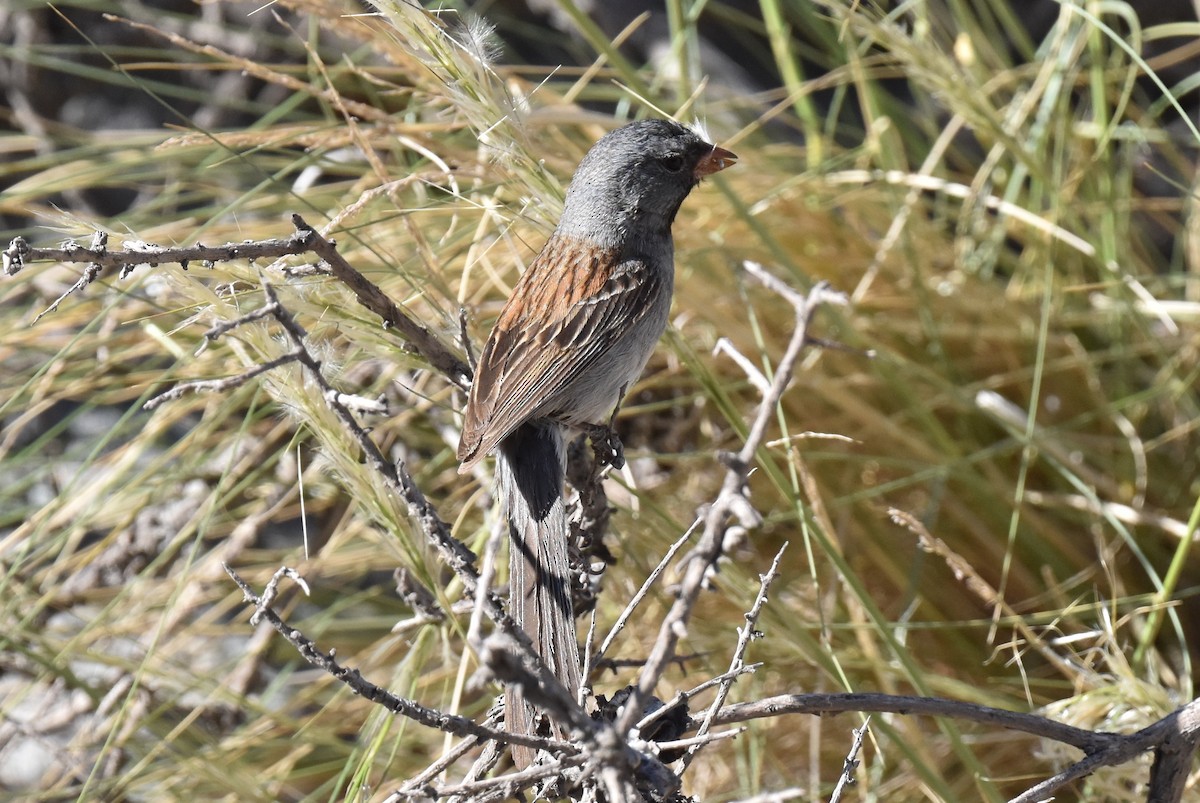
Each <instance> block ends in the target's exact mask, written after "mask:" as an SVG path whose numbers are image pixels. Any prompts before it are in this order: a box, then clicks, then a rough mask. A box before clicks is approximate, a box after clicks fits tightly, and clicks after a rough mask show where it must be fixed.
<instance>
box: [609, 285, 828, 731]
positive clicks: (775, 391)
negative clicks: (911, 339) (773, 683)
mask: <svg viewBox="0 0 1200 803" xmlns="http://www.w3.org/2000/svg"><path fill="white" fill-rule="evenodd" d="M746 269H747V270H748V271H750V272H751V273H752V274H754V275H755V276H757V277H758V278H759V279H760V281H763V282H764V284H768V285H769V286H771V287H772V289H775V290H777V291H779V292H781V294H782V295H784V297H785V298H787V299H788V300H789V301H791V302H792V303H793V305H794V306H795V309H796V327H795V331H794V332H793V333H792V338H791V341H790V342H789V343H788V346H787V349H786V351H785V352H784V355H783V357H782V359H780V361H779V365H778V366H777V367H776V371H775V379H774V381H773V382H772V384H771V388H770V392H768V393H767V394H766V395H765V396H764V397H763V400H762V402H761V403H760V404H759V407H758V412H757V414H756V416H755V419H754V422H753V424H752V426H751V427H750V432H749V434H748V435H747V437H746V442H745V443H744V444H743V446H742V449H741V451H740V452H739V453H738V454H737V455H736V456H735V457H733V458H731V459H730V460H729V470H728V472H727V473H726V476H725V482H724V484H723V485H722V487H721V491H720V493H719V494H718V496H717V500H716V501H715V502H714V503H713V504H712V506H711V507H710V508H709V510H708V513H707V515H706V516H705V521H704V534H703V535H702V536H701V538H700V542H699V544H698V545H697V547H696V549H695V550H693V557H694V558H695V559H694V560H692V561H691V563H690V564H689V565H688V569H687V573H686V574H685V576H684V579H683V582H682V583H680V587H679V592H678V596H677V597H676V599H675V603H674V604H673V605H672V606H671V609H670V611H668V612H667V616H666V618H665V619H664V621H663V623H662V625H661V627H660V628H659V631H658V638H657V639H655V642H654V646H653V648H652V649H651V652H650V655H649V656H648V657H647V659H646V664H645V666H644V667H643V669H642V672H641V674H640V675H639V677H638V684H637V689H636V691H635V693H634V695H633V697H632V699H631V700H630V701H629V704H628V705H627V706H626V708H625V711H624V712H623V713H622V715H621V718H620V719H619V720H618V722H617V729H618V731H620V732H621V733H626V732H628V730H629V728H630V727H632V725H633V723H634V722H635V721H636V719H637V717H638V716H639V715H640V712H641V710H642V709H643V707H644V706H645V702H646V700H648V699H649V698H650V696H651V694H652V693H653V691H654V688H655V686H657V685H658V681H659V679H660V678H661V677H662V674H663V672H664V671H665V669H666V667H667V665H668V664H669V663H670V660H671V657H672V656H673V655H674V654H675V647H676V645H677V644H678V643H679V639H680V638H681V637H682V636H683V634H684V632H686V629H687V622H688V620H689V619H690V618H691V613H692V608H693V607H694V606H695V604H696V600H697V599H698V598H699V596H700V589H701V587H702V586H703V583H704V579H705V577H706V575H707V574H708V572H709V570H710V569H711V567H712V566H714V565H715V564H716V562H717V560H718V559H719V558H720V556H721V555H722V554H723V553H724V544H725V537H726V535H727V533H728V532H729V529H730V527H729V524H728V520H729V519H730V518H731V517H732V518H734V519H735V520H736V521H737V522H738V526H739V527H740V528H743V529H749V528H750V527H753V526H757V524H758V521H759V516H758V514H757V512H756V511H755V510H754V508H753V507H752V506H751V505H750V502H749V500H748V499H747V498H746V495H745V483H746V477H747V475H748V474H749V470H750V469H749V467H750V464H751V461H752V460H753V459H754V456H755V453H756V452H757V451H758V448H759V446H760V445H761V444H762V441H763V438H764V437H765V435H766V431H767V427H768V425H769V423H770V421H771V419H772V418H773V417H774V415H775V406H776V404H777V403H778V402H779V399H780V397H781V396H782V395H783V392H784V390H786V389H787V386H788V385H789V384H790V383H791V380H792V371H793V369H794V367H795V364H796V360H797V359H798V357H799V356H800V353H801V352H802V351H803V350H804V348H805V346H807V345H808V343H809V338H808V327H809V323H810V322H811V320H812V315H813V312H815V310H816V309H817V308H818V307H819V306H820V305H821V304H824V303H833V302H837V303H840V302H841V301H842V300H843V298H842V296H840V295H838V294H835V293H831V292H830V291H829V290H828V286H827V285H825V284H824V283H822V284H818V285H817V286H815V287H813V289H812V290H811V291H809V293H808V295H807V296H800V295H799V294H798V293H796V292H795V291H794V290H791V288H788V287H787V286H786V285H783V284H782V283H781V282H779V280H777V279H774V277H770V275H769V274H767V273H766V271H764V270H763V269H762V267H761V266H759V265H755V264H754V263H750V262H747V263H746ZM780 288H783V289H782V290H781V289H780Z"/></svg>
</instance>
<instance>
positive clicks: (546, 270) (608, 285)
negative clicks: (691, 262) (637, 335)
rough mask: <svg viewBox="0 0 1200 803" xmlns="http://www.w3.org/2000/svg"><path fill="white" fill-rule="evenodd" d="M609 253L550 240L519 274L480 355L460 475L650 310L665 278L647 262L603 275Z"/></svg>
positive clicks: (460, 455) (632, 263)
mask: <svg viewBox="0 0 1200 803" xmlns="http://www.w3.org/2000/svg"><path fill="white" fill-rule="evenodd" d="M603 256H604V255H603V254H602V253H601V252H599V251H595V250H590V251H589V250H586V249H580V248H579V247H578V243H573V242H570V241H568V240H565V239H562V238H552V239H551V240H550V241H549V242H547V244H546V247H545V248H543V249H542V252H541V253H540V254H538V256H537V258H536V259H535V260H534V261H533V264H532V265H530V267H529V269H528V270H527V271H526V272H525V274H524V275H523V276H522V277H521V280H520V281H519V282H518V283H517V287H516V289H514V290H513V294H512V296H511V297H510V298H509V301H508V304H506V305H505V307H504V310H503V311H502V312H501V313H500V318H499V320H497V322H496V326H495V328H494V329H493V330H492V333H491V336H490V337H488V341H487V344H486V345H485V346H484V348H483V353H482V355H481V356H480V358H479V365H478V367H477V368H476V371H475V382H474V384H473V385H472V387H471V397H470V401H469V402H468V403H467V410H466V416H465V422H464V424H463V432H462V439H461V440H460V442H459V446H458V459H459V460H461V461H463V466H462V469H460V470H466V469H469V468H470V467H471V466H472V465H474V464H475V463H476V462H478V461H479V460H481V459H482V458H483V456H484V455H486V454H487V453H488V452H490V451H491V450H492V448H493V447H495V445H496V444H497V443H499V442H500V441H501V440H503V439H504V438H505V436H507V435H508V434H509V433H511V432H512V431H513V430H514V429H516V428H517V427H518V426H520V425H521V424H522V423H524V422H525V421H527V420H528V419H530V418H531V417H533V416H534V415H536V414H537V413H538V411H539V410H540V409H544V407H545V406H546V404H547V403H548V402H549V403H551V404H552V403H553V400H554V399H555V398H557V397H558V396H559V395H560V394H561V393H562V392H563V390H564V389H565V388H567V387H569V386H570V385H571V383H572V382H573V381H574V380H575V379H576V378H577V377H579V376H580V375H582V374H584V373H585V372H587V370H588V369H589V368H590V367H592V365H594V363H595V361H596V360H597V359H598V358H600V357H601V356H602V355H603V354H604V353H605V352H606V351H607V350H608V348H609V347H610V346H611V345H612V344H613V343H614V342H616V340H618V339H619V338H620V336H621V334H622V332H623V331H625V330H626V329H627V328H628V327H629V325H630V324H631V323H632V322H633V321H635V320H636V319H637V318H639V317H640V316H641V315H644V314H646V312H647V311H648V310H649V309H650V307H651V306H652V304H651V300H652V299H654V298H655V297H656V294H657V293H658V292H660V290H661V288H659V286H658V285H659V284H660V283H661V281H662V280H661V277H659V276H658V275H657V274H656V273H655V272H653V271H651V270H649V269H648V268H647V266H646V265H645V263H644V262H642V261H641V260H628V261H626V262H623V263H622V264H620V265H618V266H617V267H616V269H614V270H612V271H607V270H604V269H602V267H601V264H602V258H603ZM606 276H607V278H605V277H606Z"/></svg>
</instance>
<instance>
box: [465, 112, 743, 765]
mask: <svg viewBox="0 0 1200 803" xmlns="http://www.w3.org/2000/svg"><path fill="white" fill-rule="evenodd" d="M736 158H737V157H735V156H734V155H733V154H732V153H730V152H729V151H727V150H724V149H723V148H718V147H716V146H714V145H711V144H709V143H707V142H705V141H704V140H703V139H701V138H700V137H699V136H697V135H696V134H695V133H693V132H692V131H691V130H689V129H687V128H685V127H683V126H681V125H679V124H678V123H674V122H670V121H668V120H644V121H641V122H636V123H631V124H629V125H627V126H624V127H623V128H618V129H617V130H615V131H612V132H610V133H609V134H607V135H606V136H604V137H603V138H602V139H601V140H600V141H599V142H597V143H596V144H595V145H594V146H593V147H592V149H591V150H590V151H588V153H587V155H586V156H585V157H584V158H583V161H582V162H580V164H579V168H578V169H577V170H576V171H575V177H574V178H573V179H572V180H571V186H570V187H569V188H568V190H567V198H566V204H565V206H564V207H563V214H562V219H561V220H560V221H559V223H558V227H557V228H555V230H554V233H553V234H552V235H550V239H549V240H548V241H547V242H546V245H545V246H544V247H543V248H542V250H541V253H539V254H538V255H537V257H536V258H535V259H534V260H533V263H532V264H531V265H530V266H529V269H528V270H526V271H525V273H524V275H522V276H521V279H520V281H519V282H518V283H517V286H516V289H515V290H514V291H513V294H512V296H511V297H510V298H509V299H508V303H507V304H506V305H505V306H504V310H503V311H502V312H501V313H500V318H499V320H497V321H496V325H495V328H493V329H492V333H491V335H490V336H489V337H488V340H487V344H486V345H485V346H484V348H483V353H482V354H481V356H480V359H479V365H478V367H477V368H476V371H475V380H474V383H473V384H472V386H471V396H470V400H469V401H468V402H467V409H466V414H465V422H464V423H463V431H462V439H461V441H460V442H459V445H458V459H459V460H460V461H461V462H462V465H461V466H460V468H459V472H465V471H468V470H469V469H470V468H471V467H472V466H474V465H475V464H476V463H478V462H479V461H480V460H482V459H483V457H484V456H485V455H487V454H488V453H489V452H490V451H492V449H494V448H496V447H499V452H500V460H499V464H498V466H497V479H498V483H499V486H500V495H501V498H502V500H503V504H504V506H505V515H506V517H507V519H508V523H509V532H510V535H511V536H512V539H513V543H512V547H511V549H510V556H511V557H510V577H509V586H510V588H511V589H512V590H511V592H510V593H511V599H510V613H511V614H512V616H513V618H514V619H515V620H516V621H517V622H518V623H519V624H520V625H521V626H522V627H523V628H524V629H525V631H526V632H527V633H528V634H529V637H530V639H531V640H532V642H533V645H534V647H535V648H536V649H537V650H538V652H539V653H540V654H541V656H542V658H543V659H544V660H545V661H546V663H547V665H548V666H549V667H550V669H551V670H552V671H553V672H554V673H555V674H556V675H557V677H558V678H559V679H560V680H561V681H562V683H563V685H564V686H566V687H567V689H568V690H569V691H570V692H571V693H572V694H575V693H576V691H577V689H578V687H579V648H578V644H577V642H576V637H575V619H574V616H573V614H572V610H571V589H570V577H569V572H568V566H567V524H566V517H565V514H564V511H563V503H562V488H563V477H564V473H565V466H566V454H565V449H564V430H565V429H567V428H584V429H589V430H591V429H594V428H595V427H597V425H602V424H604V423H606V422H607V421H608V419H609V416H610V414H611V413H612V411H613V409H614V408H615V407H616V405H617V404H618V402H620V395H621V394H622V393H623V392H624V391H625V389H626V388H628V387H629V385H630V384H631V383H632V382H633V381H634V380H635V379H637V377H638V375H639V374H640V373H641V372H642V368H643V367H645V365H646V360H648V359H649V357H650V353H651V352H652V351H653V350H654V345H655V343H657V342H658V338H659V336H660V335H662V332H663V329H664V328H665V327H666V324H667V313H668V312H669V310H670V307H671V293H672V290H673V288H674V280H675V264H674V262H675V246H674V242H673V241H672V239H671V223H672V222H673V221H674V220H675V215H676V213H677V212H678V211H679V207H680V205H681V204H682V203H683V200H684V199H685V198H686V197H687V195H688V193H689V192H691V190H692V188H693V187H694V186H696V184H698V183H699V182H700V179H702V178H704V177H705V176H708V175H711V174H713V173H716V172H717V171H718V170H724V169H725V168H726V167H728V166H730V165H731V164H733V163H734V161H735V160H736ZM505 716H506V721H507V727H508V728H509V730H510V731H515V732H520V733H530V732H532V730H533V719H532V712H531V711H529V710H528V708H527V706H526V704H525V703H524V701H523V699H522V697H521V695H520V692H519V690H517V689H510V690H509V692H508V695H507V702H506V715H505ZM559 735H561V734H559ZM513 752H514V758H515V759H516V761H517V763H518V764H519V765H522V766H524V765H525V764H528V763H529V761H531V760H532V758H533V756H532V753H531V752H530V751H528V749H525V750H514V751H513Z"/></svg>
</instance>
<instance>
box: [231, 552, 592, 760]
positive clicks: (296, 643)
mask: <svg viewBox="0 0 1200 803" xmlns="http://www.w3.org/2000/svg"><path fill="white" fill-rule="evenodd" d="M224 568H225V572H226V573H227V574H228V575H229V576H230V578H231V579H232V580H233V582H235V583H237V585H238V588H240V589H242V593H243V594H244V595H245V597H246V601H247V602H249V603H251V604H252V605H254V607H255V614H254V615H255V616H256V617H259V618H261V619H266V620H267V623H268V624H270V625H271V627H273V628H275V631H276V632H277V633H279V635H281V636H283V637H284V638H285V639H287V640H288V642H289V643H291V645H292V646H293V647H295V648H296V651H297V652H299V653H300V655H301V656H303V657H304V660H306V661H308V662H309V663H310V664H312V665H313V666H315V667H317V668H319V669H322V670H324V671H325V672H328V673H329V674H330V675H332V676H333V677H335V678H337V679H338V680H340V681H341V682H342V683H344V684H346V685H347V686H348V687H349V688H350V690H351V691H353V692H354V693H355V694H358V695H360V696H362V697H364V698H366V699H368V700H370V701H371V702H373V703H378V704H379V705H382V706H383V707H384V708H386V709H387V710H388V711H391V712H392V713H394V714H399V715H401V716H405V717H408V718H409V719H412V720H414V721H416V722H419V723H421V724H422V725H426V726H427V727H430V728H436V729H437V730H440V731H443V732H445V733H453V734H455V735H457V736H475V737H477V738H480V739H494V740H496V741H498V742H506V743H509V744H523V745H528V746H529V747H532V748H534V749H537V750H550V751H554V752H556V753H567V754H572V753H575V752H577V748H576V747H575V746H574V745H572V744H568V743H566V742H556V741H552V740H550V739H539V738H536V737H531V736H520V735H517V734H512V733H508V732H506V731H503V730H499V729H497V728H492V727H488V726H486V725H480V724H479V723H478V722H475V721H474V720H471V719H467V718H466V717H460V716H457V715H455V714H447V713H444V712H442V711H437V710H435V709H432V708H427V707H425V706H423V705H421V704H420V703H417V702H414V701H412V700H407V699H404V698H403V697H397V696H396V695H394V694H392V693H391V692H389V691H387V690H386V689H383V688H380V687H379V686H376V685H375V684H374V683H371V682H369V681H368V680H366V679H365V678H364V677H363V676H362V675H361V674H359V672H358V670H357V669H347V668H346V667H343V666H341V665H340V664H339V663H338V662H337V661H336V660H334V653H333V652H329V653H324V652H321V651H320V650H318V649H317V646H316V644H314V643H313V642H312V641H311V640H310V639H309V638H308V637H307V636H305V635H304V634H303V633H301V632H300V631H299V630H296V629H294V628H292V627H289V626H288V624H287V623H286V622H284V621H283V619H282V618H281V617H280V616H279V614H277V613H275V611H274V609H273V608H271V607H270V605H269V602H268V601H267V600H265V599H263V598H261V597H259V596H258V595H257V594H255V593H254V591H253V589H251V588H250V585H249V584H248V583H247V582H246V581H245V580H243V579H242V578H241V576H240V575H238V573H237V572H236V571H234V570H233V568H232V567H231V566H229V565H228V564H224ZM291 571H292V570H290V569H287V570H286V572H291Z"/></svg>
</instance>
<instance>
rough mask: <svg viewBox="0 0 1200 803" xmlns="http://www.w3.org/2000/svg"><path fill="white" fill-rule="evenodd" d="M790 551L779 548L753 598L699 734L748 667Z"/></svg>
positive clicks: (690, 753)
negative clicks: (747, 660) (771, 594)
mask: <svg viewBox="0 0 1200 803" xmlns="http://www.w3.org/2000/svg"><path fill="white" fill-rule="evenodd" d="M786 549H787V542H784V544H783V546H781V547H780V548H779V552H777V553H776V554H775V559H774V560H773V561H771V568H770V569H768V570H767V573H766V574H764V575H762V576H761V577H760V578H759V586H758V595H757V596H756V597H755V598H754V604H753V605H751V606H750V610H749V611H747V612H746V614H745V620H746V623H745V624H744V625H743V626H742V627H739V628H738V641H737V646H736V647H734V649H733V657H732V658H731V659H730V661H729V671H728V672H726V673H725V679H724V680H722V681H721V683H720V685H718V686H717V694H716V696H715V698H714V699H713V701H712V705H710V706H709V707H708V711H707V713H705V715H704V720H703V721H702V722H701V723H700V727H699V728H698V729H697V730H696V735H698V736H703V735H704V734H706V733H708V729H709V728H710V727H711V726H712V721H713V717H715V716H716V715H717V712H718V711H720V710H721V706H723V705H725V698H726V697H728V696H729V690H730V689H731V688H733V683H734V681H735V680H737V678H738V677H740V675H741V670H742V669H743V668H744V667H745V666H746V664H745V661H744V660H743V659H744V658H745V656H746V648H747V647H749V646H750V642H751V640H753V639H755V638H758V637H760V636H761V635H762V634H761V633H759V632H758V630H757V629H756V626H757V624H758V616H759V614H760V613H762V609H763V606H764V605H765V604H766V603H767V592H768V591H769V590H770V588H771V583H772V582H773V581H774V580H775V578H776V577H778V576H779V562H780V561H781V560H783V553H784V551H785V550H786ZM701 747H703V743H699V744H697V745H695V746H694V747H692V748H690V749H689V750H688V751H687V755H685V756H684V757H683V768H684V769H687V767H688V765H690V764H691V763H692V759H694V758H695V757H696V754H697V753H698V752H699V751H700V748H701Z"/></svg>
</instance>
